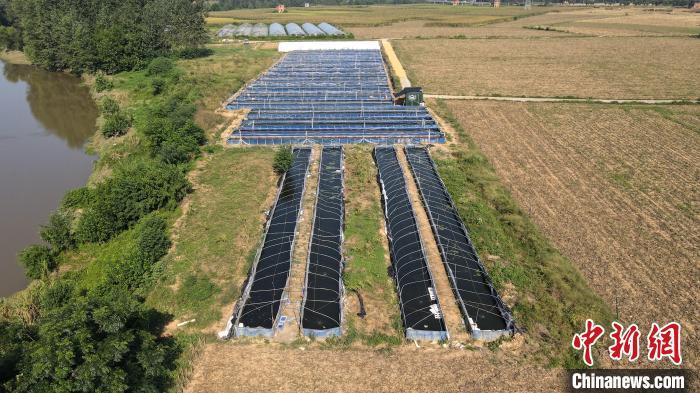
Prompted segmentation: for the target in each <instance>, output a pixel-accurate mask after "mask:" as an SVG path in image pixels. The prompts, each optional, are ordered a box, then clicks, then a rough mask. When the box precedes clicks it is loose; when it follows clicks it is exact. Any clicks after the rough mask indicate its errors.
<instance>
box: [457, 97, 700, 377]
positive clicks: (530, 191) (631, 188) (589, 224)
mask: <svg viewBox="0 0 700 393" xmlns="http://www.w3.org/2000/svg"><path fill="white" fill-rule="evenodd" d="M563 105H566V107H564V106H563ZM572 105H573V104H534V103H497V102H491V101H479V102H473V103H470V104H469V105H468V106H466V105H465V104H464V103H460V102H458V101H448V107H449V108H450V109H451V110H452V111H453V113H454V114H455V115H456V117H457V118H458V120H459V121H460V123H461V124H462V125H463V126H464V128H465V129H466V130H468V132H469V133H470V135H471V136H472V138H474V140H475V142H476V143H477V144H478V145H479V146H480V148H481V149H482V150H483V151H484V152H485V153H486V155H487V156H488V157H489V158H490V159H491V161H492V163H493V165H494V167H495V168H496V171H497V173H498V174H499V175H500V176H501V178H502V179H503V180H504V182H505V184H506V185H507V186H508V187H509V189H510V190H511V192H512V193H513V195H514V197H515V198H516V200H517V201H518V202H519V204H520V205H521V206H522V207H523V208H524V209H526V210H527V211H528V212H529V214H530V216H531V217H532V218H533V220H534V221H535V222H536V223H537V224H538V225H539V226H540V227H541V228H542V230H543V231H544V232H545V234H547V236H548V237H549V238H550V239H552V240H553V242H554V243H555V245H556V246H557V248H558V249H560V250H562V251H563V252H564V253H565V254H566V255H568V256H569V257H570V258H571V259H572V260H573V261H574V263H575V264H576V265H577V266H578V268H579V269H580V270H581V271H582V272H583V274H584V276H585V277H586V278H587V281H588V282H589V284H590V285H591V286H592V287H593V288H594V290H595V291H596V292H597V293H598V294H599V295H601V296H602V297H603V298H604V299H605V300H606V301H607V302H608V304H610V305H611V307H612V308H613V309H616V308H617V310H618V311H619V319H620V320H621V321H624V322H626V323H632V322H636V323H638V324H640V327H641V326H648V324H649V323H651V322H652V321H658V322H663V323H665V322H669V321H672V320H675V321H679V322H681V324H682V325H683V328H684V329H685V336H684V339H685V345H686V347H685V349H686V352H685V353H684V356H685V358H684V362H685V363H686V364H688V365H693V364H695V363H696V361H697V354H698V340H697V337H698V336H697V335H698V332H697V329H698V328H700V326H698V325H697V323H698V321H699V320H700V315H699V313H698V308H697V306H696V299H695V293H696V292H697V291H696V285H697V280H698V278H699V276H700V271H699V268H698V263H699V261H698V255H699V249H698V247H699V245H700V234H699V233H698V224H699V221H698V218H699V216H698V205H697V204H698V201H699V200H700V191H699V189H698V186H697V185H698V184H700V169H699V168H698V166H697V163H698V162H700V136H698V133H697V132H698V130H700V121H699V120H698V115H699V114H700V113H699V112H700V111H699V110H698V107H696V106H682V107H673V108H672V109H671V111H674V112H679V113H681V114H682V116H679V119H690V121H687V120H685V121H684V122H681V123H680V124H679V123H678V122H677V121H678V120H679V119H677V118H676V117H673V115H671V117H670V118H668V116H669V115H668V114H665V115H664V114H659V113H658V112H656V111H650V110H644V109H642V108H635V109H624V108H618V107H612V106H610V107H602V108H601V107H599V106H596V107H592V106H587V105H576V106H575V107H572ZM693 118H694V119H695V120H694V122H692V119H693Z"/></svg>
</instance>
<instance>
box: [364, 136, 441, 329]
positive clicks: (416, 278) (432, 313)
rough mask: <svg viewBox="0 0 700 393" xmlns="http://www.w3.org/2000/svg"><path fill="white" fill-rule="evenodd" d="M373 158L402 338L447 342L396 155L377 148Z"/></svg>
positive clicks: (385, 149)
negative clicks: (404, 332) (396, 290)
mask: <svg viewBox="0 0 700 393" xmlns="http://www.w3.org/2000/svg"><path fill="white" fill-rule="evenodd" d="M374 157H375V160H376V162H377V168H378V170H379V182H380V183H381V188H382V197H383V202H384V213H385V217H386V224H387V235H388V237H389V248H390V250H389V251H390V254H391V261H392V267H393V271H394V272H393V273H394V277H395V280H396V286H397V289H398V294H399V303H400V306H401V317H402V318H403V322H404V326H405V328H406V338H408V339H415V340H443V339H447V338H448V336H447V329H446V327H445V323H444V320H443V319H442V312H441V310H440V305H439V301H438V298H437V294H436V292H435V290H434V288H435V286H434V284H433V278H432V275H431V273H430V269H429V267H428V264H427V260H426V258H425V254H424V251H423V244H422V242H421V239H420V234H419V233H418V226H417V224H416V219H415V216H414V215H413V209H412V207H411V201H410V199H409V197H408V192H407V191H406V181H405V180H404V176H403V172H402V170H401V166H400V165H399V161H398V159H397V157H396V151H395V150H394V148H393V147H377V148H375V149H374Z"/></svg>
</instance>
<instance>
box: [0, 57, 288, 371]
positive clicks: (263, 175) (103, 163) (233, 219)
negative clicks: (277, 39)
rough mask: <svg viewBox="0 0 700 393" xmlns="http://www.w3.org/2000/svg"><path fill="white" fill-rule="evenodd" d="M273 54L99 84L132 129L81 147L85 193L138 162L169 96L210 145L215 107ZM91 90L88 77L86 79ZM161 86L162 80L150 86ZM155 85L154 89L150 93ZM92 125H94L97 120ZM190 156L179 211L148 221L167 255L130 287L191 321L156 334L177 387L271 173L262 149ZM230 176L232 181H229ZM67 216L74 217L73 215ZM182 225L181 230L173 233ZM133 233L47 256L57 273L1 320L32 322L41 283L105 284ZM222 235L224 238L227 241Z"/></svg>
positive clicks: (209, 60)
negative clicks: (166, 341)
mask: <svg viewBox="0 0 700 393" xmlns="http://www.w3.org/2000/svg"><path fill="white" fill-rule="evenodd" d="M277 56H278V54H277V52H276V51H273V50H258V49H255V48H242V47H227V48H216V49H214V52H213V54H211V55H209V56H206V57H202V58H196V59H189V60H185V59H181V60H177V61H176V62H175V68H174V69H173V70H171V71H168V72H167V74H164V75H150V74H149V73H148V71H146V70H144V71H133V72H123V73H119V74H116V75H113V76H107V77H103V79H106V80H107V85H111V86H112V87H111V88H110V87H108V88H107V89H106V91H103V92H101V93H98V92H95V98H96V100H97V101H98V102H102V101H103V99H104V97H106V96H108V97H110V98H112V99H115V100H116V101H117V102H118V103H119V105H120V107H121V111H122V112H124V113H127V114H128V116H129V117H130V118H132V119H133V120H132V122H131V124H132V127H131V128H130V129H129V131H128V132H127V133H126V134H125V135H123V136H120V137H113V138H106V137H104V136H102V135H101V133H100V132H97V133H96V135H95V136H94V138H93V140H92V142H91V144H90V146H89V149H90V150H92V151H93V152H95V153H97V154H98V155H99V159H98V161H97V162H96V164H95V168H94V172H93V175H92V176H91V178H90V180H89V184H88V186H89V187H93V186H95V185H97V184H100V183H101V182H103V181H104V180H105V179H107V178H109V177H110V176H111V175H112V173H113V172H114V169H115V168H118V167H119V166H121V165H124V164H125V163H128V162H137V161H139V160H145V159H147V157H148V156H149V154H151V153H150V150H149V143H147V138H145V137H144V135H143V131H142V130H143V129H144V128H145V127H146V125H147V123H148V121H149V120H150V119H149V117H150V116H151V113H152V110H153V108H156V107H157V105H162V104H163V101H164V100H166V101H167V99H170V98H171V97H172V95H171V93H173V94H175V92H176V91H177V92H182V91H185V92H187V94H186V95H184V96H182V99H183V100H186V101H187V102H191V103H192V105H194V106H195V107H196V112H195V113H194V115H193V118H194V120H195V121H196V123H197V124H198V125H199V126H201V127H202V128H203V129H205V131H206V133H207V135H208V137H209V140H210V142H211V141H216V140H217V138H218V135H219V133H220V131H221V130H222V129H221V128H219V127H224V126H225V124H226V118H224V117H222V116H220V115H218V114H217V113H215V111H216V109H217V108H218V107H219V104H220V102H221V101H222V100H223V99H225V98H226V97H227V96H228V95H230V94H231V93H232V92H234V91H236V90H237V89H239V88H240V87H241V86H242V85H243V84H244V83H245V82H246V81H248V80H250V79H252V78H253V77H255V76H256V75H257V74H258V73H260V72H261V71H262V70H264V69H265V68H267V67H269V65H270V64H272V62H274V61H275V59H276V57H277ZM85 79H86V82H87V83H88V84H89V85H91V86H92V87H93V90H96V89H95V86H96V80H95V78H93V77H86V78H85ZM156 79H161V80H163V82H157V81H156ZM156 85H158V86H160V87H159V88H158V92H156ZM98 123H99V125H100V126H102V124H103V123H104V120H103V119H101V120H100V121H98ZM202 150H203V152H202V154H201V155H200V157H199V158H198V159H197V160H195V161H193V162H189V163H184V164H182V165H183V169H184V170H186V171H188V172H189V175H188V178H189V180H190V182H191V183H192V186H193V187H192V188H193V190H194V192H193V193H191V194H190V195H189V196H188V197H186V198H185V200H183V202H182V203H181V204H180V206H178V207H175V208H169V209H168V208H166V209H161V210H160V211H159V212H158V213H157V214H158V215H159V216H161V217H163V218H165V219H166V220H167V222H168V223H169V226H170V229H169V232H170V233H171V237H172V240H173V246H172V247H171V249H170V252H169V254H168V255H167V256H166V257H164V258H163V259H161V260H160V261H159V262H157V263H156V264H155V265H153V266H152V268H151V269H150V274H149V276H150V277H147V278H145V281H146V283H145V284H144V285H143V286H141V287H140V288H139V290H138V292H140V293H139V294H140V295H141V296H143V297H144V298H145V299H146V305H147V306H149V307H151V308H152V309H154V310H155V311H157V312H160V313H164V314H165V315H168V316H169V319H171V320H173V319H174V320H178V321H179V320H180V319H181V317H182V318H185V317H186V318H187V319H196V320H197V322H196V323H192V324H191V328H189V329H187V330H186V331H184V332H183V334H177V333H178V331H179V330H178V329H175V328H174V324H172V323H171V324H170V325H168V326H166V327H165V334H171V333H176V334H175V337H176V339H177V341H178V342H179V344H180V345H181V347H182V349H183V350H185V352H184V353H185V355H183V356H181V358H180V363H179V364H180V366H179V367H178V370H176V371H175V373H176V375H175V377H176V379H177V381H178V383H181V382H182V380H183V379H182V378H183V377H182V374H183V373H186V372H187V363H188V361H187V359H188V356H189V355H191V350H192V349H196V346H194V347H193V346H192V345H190V344H192V343H195V342H198V341H201V339H202V337H203V336H202V334H201V333H203V332H205V331H208V330H207V328H209V325H212V322H214V321H218V320H219V319H221V310H222V307H224V305H228V306H229V307H230V304H231V303H232V300H233V297H234V294H235V293H236V289H237V287H236V285H235V284H233V285H232V283H231V282H230V280H229V278H230V277H229V276H228V274H229V273H230V272H231V271H232V270H242V271H244V272H245V271H247V270H246V269H245V263H241V260H250V255H251V253H252V251H251V250H242V248H244V247H242V245H241V244H239V243H241V240H240V239H241V238H244V239H248V238H250V239H253V240H252V241H249V242H244V243H245V245H249V247H254V245H255V244H257V241H256V240H257V237H258V236H259V232H260V227H259V226H258V224H260V223H262V221H263V215H262V212H263V211H264V207H263V206H262V204H263V203H264V198H260V195H264V194H265V193H267V192H270V191H271V190H274V185H275V176H274V174H273V172H272V167H271V162H272V159H271V151H270V150H265V149H240V150H235V151H233V150H224V149H221V148H220V147H217V146H215V145H213V144H212V145H210V146H205V147H204V148H203V149H202ZM232 174H235V176H232ZM77 213H78V214H79V215H80V209H78V211H77ZM183 227H185V229H184V230H180V228H183ZM138 229H139V226H138V225H137V226H133V227H130V228H129V229H127V230H125V231H122V232H120V233H118V234H117V235H116V236H114V237H112V238H111V239H109V240H107V241H105V242H102V243H100V242H95V243H92V242H88V243H81V244H79V245H78V247H77V249H75V250H68V251H64V252H62V253H60V254H59V255H57V257H56V259H57V261H58V266H59V269H58V271H57V272H56V273H54V274H52V275H50V276H49V277H48V278H47V279H46V280H44V281H43V282H42V281H36V282H34V283H32V285H30V287H29V288H28V289H27V290H25V291H21V292H20V293H18V294H16V295H14V296H12V297H10V298H8V299H5V300H3V303H2V310H1V311H2V315H3V318H17V317H20V318H21V319H23V320H24V321H25V322H27V323H31V321H32V320H33V319H34V318H35V317H36V315H37V313H38V312H40V310H37V308H36V307H37V302H38V301H39V298H40V297H41V296H42V293H43V288H45V287H46V285H45V283H46V282H47V281H48V283H52V282H57V281H61V280H63V279H64V278H66V279H68V280H70V281H71V282H73V283H75V286H76V288H77V290H80V289H84V290H93V289H95V288H97V287H98V286H99V285H101V284H102V283H104V282H105V281H106V280H109V272H110V269H112V270H113V268H112V267H113V266H115V265H119V264H121V263H122V261H125V260H128V259H129V258H130V257H131V256H132V255H133V254H134V252H135V250H136V249H137V247H138V242H139V232H138ZM227 236H229V237H227Z"/></svg>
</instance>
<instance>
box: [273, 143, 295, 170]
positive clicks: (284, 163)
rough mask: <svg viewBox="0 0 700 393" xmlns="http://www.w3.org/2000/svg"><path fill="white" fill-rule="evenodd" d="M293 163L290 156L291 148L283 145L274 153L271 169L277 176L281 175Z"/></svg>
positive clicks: (291, 155)
mask: <svg viewBox="0 0 700 393" xmlns="http://www.w3.org/2000/svg"><path fill="white" fill-rule="evenodd" d="M293 161H294V155H293V154H292V147H291V146H288V145H285V146H282V147H280V148H279V149H277V152H275V161H274V162H273V163H272V168H273V169H274V170H275V172H277V174H279V175H281V174H283V173H284V172H287V171H288V170H289V168H291V167H292V162H293Z"/></svg>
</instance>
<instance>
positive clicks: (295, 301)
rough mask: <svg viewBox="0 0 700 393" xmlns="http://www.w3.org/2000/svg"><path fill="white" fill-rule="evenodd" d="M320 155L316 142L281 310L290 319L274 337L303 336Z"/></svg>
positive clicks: (283, 339)
mask: <svg viewBox="0 0 700 393" xmlns="http://www.w3.org/2000/svg"><path fill="white" fill-rule="evenodd" d="M320 155H321V146H318V145H316V146H313V147H312V149H311V165H310V167H309V174H308V177H307V178H306V189H305V191H304V195H303V196H302V204H301V206H302V212H301V215H300V218H299V222H298V224H297V233H296V237H295V240H294V252H293V257H292V267H291V270H290V272H289V285H288V286H287V292H286V294H287V296H288V297H289V302H288V303H286V304H284V305H283V306H282V309H281V310H280V312H281V313H282V315H283V316H286V317H287V323H286V326H285V327H284V329H283V330H282V331H278V332H277V333H276V334H275V337H274V341H279V342H292V341H294V340H295V339H297V338H298V337H300V336H301V329H300V324H301V302H302V299H303V292H302V288H303V287H304V282H305V279H306V258H307V257H308V255H309V239H310V237H311V226H312V224H313V219H314V209H315V207H316V206H315V205H316V193H317V188H318V169H319V157H320Z"/></svg>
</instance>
